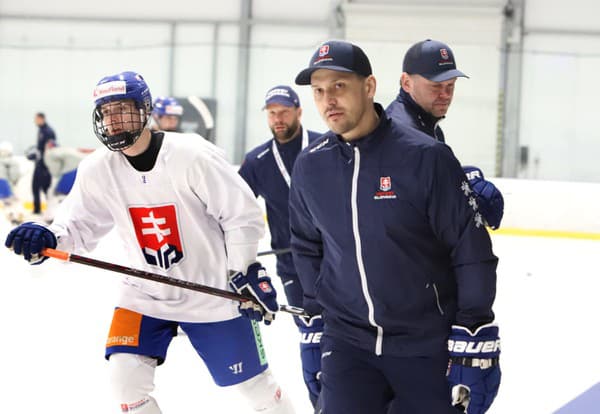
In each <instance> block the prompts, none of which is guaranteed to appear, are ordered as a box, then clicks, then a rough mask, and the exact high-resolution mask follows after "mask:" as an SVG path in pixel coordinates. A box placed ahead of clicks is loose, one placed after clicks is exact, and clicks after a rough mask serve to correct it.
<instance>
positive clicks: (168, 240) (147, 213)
mask: <svg viewBox="0 0 600 414" xmlns="http://www.w3.org/2000/svg"><path fill="white" fill-rule="evenodd" d="M129 214H130V215H131V220H132V222H133V227H134V229H135V235H136V237H137V240H138V243H139V245H140V247H141V249H142V254H143V255H144V257H145V259H146V262H147V263H148V264H150V265H153V266H157V267H160V268H161V269H164V270H168V269H169V268H170V267H171V266H172V265H174V264H176V263H178V262H179V261H181V259H183V246H182V243H181V239H180V237H179V224H178V221H177V211H176V210H175V205H173V204H169V205H164V206H154V207H130V208H129Z"/></svg>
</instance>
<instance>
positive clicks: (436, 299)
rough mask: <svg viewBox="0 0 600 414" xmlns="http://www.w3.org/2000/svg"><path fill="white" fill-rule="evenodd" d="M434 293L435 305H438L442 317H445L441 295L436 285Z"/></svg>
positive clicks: (433, 284)
mask: <svg viewBox="0 0 600 414" xmlns="http://www.w3.org/2000/svg"><path fill="white" fill-rule="evenodd" d="M432 286H433V292H434V293H435V303H436V304H437V307H438V310H439V311H440V315H444V310H443V309H442V305H441V304H440V294H439V292H438V290H437V286H436V285H435V283H432Z"/></svg>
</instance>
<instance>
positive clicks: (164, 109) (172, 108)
mask: <svg viewBox="0 0 600 414" xmlns="http://www.w3.org/2000/svg"><path fill="white" fill-rule="evenodd" d="M182 115H183V106H181V105H180V104H179V102H178V101H177V99H175V98H172V97H170V96H159V97H158V98H156V99H155V100H154V105H153V108H152V118H153V120H154V123H155V127H156V129H157V130H160V131H173V132H177V131H179V123H180V122H181V116H182Z"/></svg>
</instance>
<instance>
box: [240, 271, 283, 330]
mask: <svg viewBox="0 0 600 414" xmlns="http://www.w3.org/2000/svg"><path fill="white" fill-rule="evenodd" d="M229 284H230V286H231V287H232V288H233V289H234V290H235V291H236V292H237V293H240V294H242V295H244V296H247V297H249V298H252V301H248V302H242V303H240V306H239V308H238V309H239V311H240V313H241V314H242V315H243V316H245V317H247V318H249V319H253V320H256V321H261V320H263V318H264V321H265V324H267V325H269V324H270V323H271V321H273V319H275V313H276V312H277V311H278V310H279V305H278V304H277V292H276V291H275V288H274V287H273V284H272V283H271V278H270V277H269V276H267V272H266V270H265V268H264V267H262V265H261V264H260V263H259V262H256V263H252V264H251V265H250V266H248V270H247V271H246V274H243V273H242V272H237V273H235V274H234V275H233V276H231V278H230V279H229Z"/></svg>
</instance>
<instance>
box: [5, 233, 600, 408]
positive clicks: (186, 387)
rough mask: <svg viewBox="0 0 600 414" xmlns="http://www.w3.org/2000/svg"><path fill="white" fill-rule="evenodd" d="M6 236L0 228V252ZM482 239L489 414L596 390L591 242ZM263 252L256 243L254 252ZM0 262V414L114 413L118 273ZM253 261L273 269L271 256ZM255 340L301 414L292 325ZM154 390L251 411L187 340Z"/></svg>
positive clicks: (161, 398) (594, 253) (282, 322)
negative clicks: (496, 356)
mask: <svg viewBox="0 0 600 414" xmlns="http://www.w3.org/2000/svg"><path fill="white" fill-rule="evenodd" d="M8 230H9V225H8V224H7V223H4V222H0V240H2V244H3V243H4V239H5V237H6V234H7V232H8ZM492 238H493V242H494V251H495V253H496V255H497V256H498V257H499V258H500V263H499V268H498V294H497V299H496V306H495V310H496V316H497V322H498V323H499V325H500V333H501V338H502V357H501V367H502V371H503V378H502V386H501V388H500V394H499V395H498V397H497V399H496V402H495V403H494V405H493V407H492V409H491V410H490V411H489V412H488V414H509V413H511V414H550V413H554V412H555V411H557V410H558V409H559V408H560V407H562V406H563V405H565V404H566V403H567V402H569V401H571V400H573V399H574V398H576V397H577V396H578V395H579V394H581V393H583V392H584V391H586V390H587V389H589V388H590V387H592V386H593V385H594V384H596V383H598V382H600V353H599V352H598V350H599V349H600V329H599V328H598V320H599V318H598V316H599V311H598V293H599V292H600V270H599V267H598V259H597V258H598V249H599V248H600V242H599V241H587V240H571V239H551V238H533V237H531V238H530V237H509V236H500V235H492ZM116 246H117V245H116V243H115V242H114V240H112V239H110V238H107V239H106V240H104V241H103V243H102V244H101V245H100V246H99V248H98V249H97V250H96V251H95V252H94V253H93V254H91V256H93V257H96V258H100V259H103V260H107V261H118V260H119V259H120V258H119V256H118V248H117V247H116ZM268 249H269V246H268V242H267V240H264V243H263V244H262V245H261V250H268ZM0 262H1V275H2V276H1V277H2V283H3V288H2V294H1V297H0V312H1V314H2V318H3V321H2V339H1V341H0V355H1V356H2V359H3V363H2V378H3V381H2V388H1V390H2V391H1V395H2V399H1V401H0V412H2V413H27V414H29V413H32V414H33V413H73V414H75V413H86V414H95V413H98V414H107V413H118V412H120V411H119V407H118V406H117V405H116V404H115V402H114V401H113V400H112V397H111V391H110V387H109V382H108V364H107V363H106V361H105V360H104V358H103V356H104V343H105V340H106V334H107V331H108V327H109V323H110V320H111V316H112V311H113V306H114V303H115V299H116V293H117V289H118V285H119V280H120V276H119V275H118V274H116V273H112V272H108V271H105V270H100V269H94V268H90V267H85V266H82V265H78V264H65V263H61V262H58V261H55V260H52V259H51V260H48V261H47V262H46V263H44V264H43V265H42V266H29V265H28V264H26V263H25V262H24V261H23V260H22V259H21V258H19V257H17V256H14V255H13V254H12V253H10V252H9V251H8V250H7V249H5V248H4V247H2V248H0ZM262 262H263V264H265V265H266V266H267V269H268V270H269V271H270V272H271V273H273V272H274V269H275V267H274V263H275V261H274V258H273V257H268V258H264V260H262ZM125 264H126V263H125ZM277 282H278V281H277ZM277 286H279V285H277ZM262 333H263V339H264V344H265V348H266V351H267V355H268V358H269V362H270V366H271V369H272V370H273V371H274V373H275V375H276V377H277V378H278V381H279V382H280V384H281V386H282V388H283V391H284V392H286V393H288V394H289V395H290V397H291V398H292V399H293V401H294V403H295V405H296V410H297V412H298V413H299V414H300V413H302V414H304V413H306V414H309V413H311V408H310V404H309V402H308V398H307V396H306V391H305V387H304V383H303V381H302V374H301V370H300V361H299V352H298V335H299V334H298V333H297V331H296V328H295V325H294V323H293V321H292V318H291V316H289V315H286V314H279V315H278V316H277V319H276V321H275V322H274V324H273V325H271V326H268V327H263V329H262ZM155 383H156V391H155V393H154V396H155V397H156V398H157V400H158V402H159V404H160V406H161V408H162V410H163V412H164V413H166V414H169V413H198V414H200V413H206V414H212V413H235V414H238V413H239V414H242V413H251V412H252V410H250V409H248V408H246V406H245V405H244V402H243V400H241V399H240V397H239V396H238V395H236V394H235V393H234V392H229V391H228V390H227V388H219V387H217V386H216V385H214V384H213V383H212V380H211V378H210V376H209V374H208V371H207V370H206V368H205V367H204V365H203V363H202V361H201V359H200V358H199V357H198V356H197V355H196V354H195V352H194V350H193V349H192V347H191V345H190V344H189V343H188V341H187V339H186V338H185V337H178V338H175V340H174V341H173V343H172V344H171V347H170V349H169V353H168V357H167V361H166V363H165V364H164V365H162V366H161V367H159V368H158V369H157V372H156V381H155ZM599 412H600V411H599ZM590 413H591V412H590ZM365 414H370V413H365ZM407 414H410V413H407ZM578 414H584V413H583V412H582V413H578ZM586 414H587V413H586Z"/></svg>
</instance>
